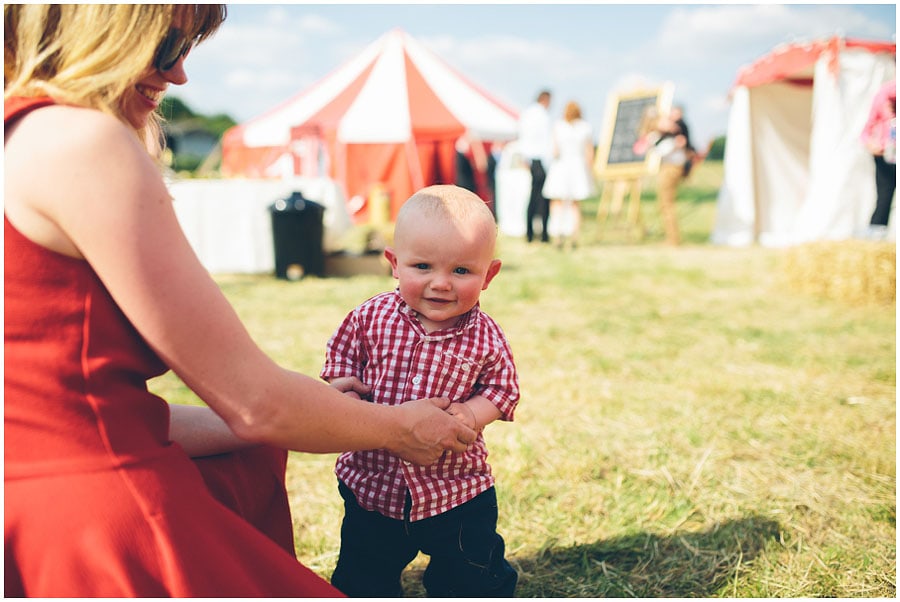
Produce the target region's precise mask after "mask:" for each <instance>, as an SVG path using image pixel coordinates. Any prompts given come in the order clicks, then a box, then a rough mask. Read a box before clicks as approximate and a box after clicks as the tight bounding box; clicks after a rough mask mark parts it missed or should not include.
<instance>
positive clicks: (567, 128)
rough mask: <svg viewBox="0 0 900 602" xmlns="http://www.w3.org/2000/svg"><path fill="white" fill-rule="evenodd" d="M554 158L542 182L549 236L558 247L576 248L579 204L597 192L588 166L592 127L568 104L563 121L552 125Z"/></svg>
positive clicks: (579, 214)
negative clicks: (547, 204)
mask: <svg viewBox="0 0 900 602" xmlns="http://www.w3.org/2000/svg"><path fill="white" fill-rule="evenodd" d="M553 148H554V158H553V162H552V163H551V164H550V169H549V170H548V171H547V180H546V181H545V182H544V189H543V193H544V196H545V197H547V198H548V199H550V223H549V226H548V228H549V230H550V235H551V236H552V237H554V238H555V240H556V244H557V245H558V246H560V247H563V246H565V245H570V246H572V247H574V246H576V245H577V243H578V235H579V232H580V230H581V208H580V206H579V201H583V200H584V199H586V198H588V197H590V196H591V195H593V194H594V193H595V191H596V186H595V183H594V177H593V174H592V172H591V165H592V164H593V162H594V142H593V133H592V131H591V125H590V124H589V123H588V122H587V121H585V120H584V119H582V118H581V107H580V106H578V103H576V102H574V101H570V102H569V103H568V104H566V109H565V112H564V113H563V119H562V120H560V121H558V122H556V124H555V125H554V126H553Z"/></svg>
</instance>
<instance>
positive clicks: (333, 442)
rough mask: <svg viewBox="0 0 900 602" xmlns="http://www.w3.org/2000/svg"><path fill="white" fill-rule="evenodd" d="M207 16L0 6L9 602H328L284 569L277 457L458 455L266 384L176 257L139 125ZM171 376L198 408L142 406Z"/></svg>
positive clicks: (371, 416)
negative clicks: (111, 601)
mask: <svg viewBox="0 0 900 602" xmlns="http://www.w3.org/2000/svg"><path fill="white" fill-rule="evenodd" d="M224 18H225V8H224V7H223V6H222V5H212V4H206V5H113V4H108V5H78V4H71V5H70V4H64V5H46V4H42V5H38V4H29V5H9V4H7V5H5V6H4V21H5V38H4V74H5V83H6V87H5V94H4V105H5V145H4V160H5V179H4V204H5V207H4V211H5V215H4V218H5V219H4V254H5V286H4V303H5V320H4V328H5V341H4V360H5V383H4V429H5V430H4V437H5V446H4V497H5V507H4V519H5V582H4V585H5V590H4V592H5V594H6V595H7V596H32V597H126V596H128V597H131V596H140V597H162V596H179V597H194V596H196V597H201V596H203V597H206V596H210V597H211V596H217V597H218V596H228V597H243V596H296V597H304V596H310V597H324V596H336V595H338V592H337V590H335V589H333V588H332V587H331V586H330V585H329V584H328V583H327V582H325V581H324V580H323V579H321V578H320V577H318V576H317V575H315V574H314V573H313V572H312V571H310V570H309V569H307V568H305V567H303V566H302V565H300V564H299V563H298V562H297V561H296V559H295V558H294V555H293V540H292V534H293V531H292V525H291V520H290V514H289V510H288V504H287V497H286V493H285V488H284V469H285V461H286V452H285V451H284V450H285V449H294V450H300V451H306V452H338V451H348V450H364V449H374V448H386V449H388V450H391V451H392V453H396V454H398V455H400V456H401V457H403V458H405V459H407V460H410V461H413V462H417V463H422V464H430V463H432V462H434V461H435V460H436V459H437V458H438V457H439V456H440V455H441V454H442V453H443V452H444V451H445V449H453V450H456V451H463V450H465V449H466V446H467V444H468V443H470V442H472V441H473V440H474V438H475V433H474V431H473V430H472V429H470V428H468V427H466V426H465V425H464V424H462V423H461V422H460V421H458V420H457V419H455V418H454V417H452V416H450V415H449V414H448V413H446V412H445V411H444V408H445V407H446V406H447V405H448V404H449V400H436V399H423V400H419V401H415V402H409V403H405V404H403V405H402V406H397V407H384V406H376V405H374V404H370V403H366V402H364V401H360V400H359V399H353V398H352V396H349V395H345V394H344V393H343V392H342V391H340V390H338V389H336V388H332V387H329V386H327V385H325V384H324V383H322V382H321V381H319V380H318V379H316V378H312V377H309V376H305V375H302V374H298V373H295V372H291V371H288V370H286V369H284V368H281V367H279V366H278V365H276V364H275V363H274V362H273V361H272V360H271V359H269V358H268V357H267V356H266V355H265V354H264V353H263V352H262V351H261V350H260V349H259V347H258V346H257V345H256V344H255V343H254V342H253V340H252V339H251V338H250V336H249V334H248V332H247V330H246V329H245V328H244V326H243V325H242V323H241V322H240V320H239V319H238V317H237V315H236V314H235V312H234V310H233V309H232V308H231V306H230V305H229V304H228V302H227V300H226V299H225V297H224V296H223V295H222V293H221V291H220V290H219V288H218V287H217V285H216V284H215V282H214V281H213V280H212V279H211V278H210V276H209V274H208V273H207V272H206V270H205V269H204V268H203V267H202V265H201V264H200V263H199V261H198V260H197V258H196V256H195V255H194V253H193V252H192V250H191V248H190V246H189V244H188V242H187V240H186V239H185V237H184V235H183V233H182V232H181V229H180V228H179V225H178V221H177V219H176V217H175V213H174V210H173V207H172V203H171V199H170V197H169V194H168V192H167V190H166V187H165V185H164V183H163V180H162V178H161V176H160V174H159V173H158V169H157V164H156V163H155V161H154V158H153V156H152V155H153V153H156V152H157V151H158V150H159V144H158V142H157V141H158V140H159V128H158V125H157V124H158V119H157V116H156V110H157V108H158V105H159V101H160V99H161V97H162V96H163V94H164V93H165V91H166V89H167V88H168V86H169V85H171V84H175V85H179V84H184V83H185V82H186V81H187V75H186V73H185V70H184V60H185V57H186V56H187V55H188V54H189V53H190V51H191V49H192V48H193V46H194V45H195V44H197V43H198V42H201V41H202V40H204V39H206V38H207V37H209V36H210V35H212V34H213V33H214V32H215V31H216V29H217V28H218V27H219V25H220V24H221V23H222V21H223V20H224ZM148 150H149V151H150V152H148ZM169 369H171V370H173V371H175V372H176V373H177V374H178V375H179V376H180V377H181V379H182V380H183V381H184V382H185V383H186V384H187V385H188V386H189V387H191V389H193V390H194V391H195V392H196V393H197V395H198V396H199V397H200V398H201V399H202V400H203V401H205V402H206V403H207V404H208V407H187V406H175V405H172V406H170V405H168V404H166V403H165V402H164V401H163V400H162V399H159V398H158V397H156V396H154V395H152V394H150V393H149V392H148V391H147V387H146V381H147V379H149V378H151V377H154V376H156V375H159V374H161V373H163V372H165V371H166V370H169ZM345 390H356V391H358V392H360V393H365V390H366V388H365V387H363V386H362V385H361V383H358V382H351V383H349V385H347V387H345Z"/></svg>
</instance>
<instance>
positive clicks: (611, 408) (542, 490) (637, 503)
mask: <svg viewBox="0 0 900 602" xmlns="http://www.w3.org/2000/svg"><path fill="white" fill-rule="evenodd" d="M717 169H720V168H719V166H717V165H715V164H710V165H707V164H704V165H703V166H701V170H699V171H698V172H697V173H695V174H693V175H692V178H691V181H690V182H689V183H688V185H687V186H685V187H684V189H683V191H682V192H683V194H682V199H683V200H681V201H680V202H679V213H680V217H681V224H682V228H683V234H684V239H685V241H686V244H684V245H683V246H681V247H679V248H669V247H666V246H664V245H663V244H662V238H663V237H662V231H661V229H660V227H659V226H658V224H659V221H658V216H657V215H656V213H655V203H654V198H653V191H652V186H648V190H646V191H645V195H644V203H643V204H642V212H643V222H644V224H645V226H646V235H645V236H644V238H643V240H641V241H636V240H632V239H631V238H630V237H629V233H628V231H627V229H622V231H618V230H617V229H616V228H615V227H614V226H616V224H615V222H613V223H610V224H608V228H607V229H606V230H605V231H604V232H603V233H602V236H596V234H597V233H596V232H595V231H594V227H595V223H594V220H593V215H594V212H595V211H596V200H594V201H593V202H588V203H586V204H585V207H584V209H585V232H584V237H583V242H582V244H581V245H580V246H579V247H578V248H577V249H575V250H574V251H572V252H563V251H559V250H557V249H555V248H553V247H552V246H549V245H538V244H532V245H528V244H526V243H525V242H524V241H522V240H518V239H512V238H508V237H507V238H503V240H502V241H501V248H500V255H501V257H502V259H503V261H504V266H503V269H502V271H501V273H500V275H499V276H498V278H497V279H496V280H494V282H493V283H492V284H491V287H490V289H489V290H488V291H487V292H486V293H485V294H484V295H483V297H482V303H483V307H484V308H485V309H486V310H487V311H489V312H490V313H491V314H492V315H494V316H495V317H496V318H497V319H498V321H499V322H500V323H501V324H502V325H503V327H504V329H505V331H506V333H507V335H508V337H509V339H510V341H511V344H512V347H513V351H514V353H515V356H516V360H517V364H518V367H519V371H520V378H521V384H522V399H521V402H520V405H519V408H518V411H517V415H516V420H515V422H513V423H511V424H506V423H499V424H494V425H491V426H490V427H488V430H487V432H486V436H487V439H488V445H489V448H490V450H491V456H490V461H491V464H492V466H493V468H494V472H495V474H496V476H497V481H498V494H499V498H500V525H499V529H500V531H501V533H502V534H503V536H504V537H505V539H506V543H507V551H508V556H509V559H510V561H511V562H512V563H513V565H514V566H516V568H517V569H518V570H519V573H520V580H519V589H518V592H517V595H518V596H521V597H596V596H615V597H895V596H896V438H895V434H896V406H895V399H896V395H895V391H896V359H895V358H896V312H895V307H894V305H893V304H883V303H882V304H878V303H856V304H852V303H847V302H842V301H838V300H833V299H828V298H822V297H821V296H814V295H811V294H808V293H804V292H800V291H798V290H795V289H793V288H791V287H786V286H785V285H784V281H783V278H782V277H780V275H779V265H780V262H781V259H782V257H783V254H784V252H785V251H784V250H773V249H764V248H759V247H750V248H742V249H735V248H725V247H716V246H711V245H709V244H708V242H707V241H708V238H709V232H710V230H711V228H712V224H713V221H714V218H715V188H716V187H717V180H716V179H717V177H720V174H721V172H720V171H716V170H717ZM218 281H219V282H220V284H221V286H222V289H223V290H224V292H225V294H226V295H227V296H228V297H229V298H230V299H231V301H232V302H233V303H234V305H235V307H236V308H237V310H238V312H239V313H240V315H241V316H242V317H243V318H244V320H245V321H246V323H247V325H248V328H249V329H250V330H251V332H252V333H253V335H254V336H255V338H256V339H257V341H258V342H259V344H260V345H261V346H262V347H263V348H264V349H265V350H266V351H267V352H269V353H270V354H271V355H272V356H273V357H274V358H275V359H276V360H278V361H279V362H280V363H282V364H283V365H285V366H288V367H290V368H293V369H296V370H299V371H302V372H306V373H309V374H315V373H317V372H318V370H319V367H320V364H321V361H322V357H323V349H324V345H325V342H326V341H327V339H328V337H329V336H330V335H331V332H332V330H333V329H334V328H335V326H336V325H337V324H338V322H339V321H340V319H341V318H342V317H343V316H344V314H345V313H346V312H347V311H348V310H349V309H350V308H352V307H353V306H355V305H356V304H357V303H359V302H360V301H362V300H363V299H365V298H367V297H368V296H370V295H372V294H374V293H376V292H379V291H381V290H385V289H387V288H390V287H392V286H393V281H392V280H391V279H390V278H389V277H387V276H385V277H378V276H358V277H353V278H346V279H314V278H310V279H306V280H303V281H301V282H285V281H279V280H276V279H274V278H272V277H270V276H227V277H220V278H218ZM153 387H154V389H155V390H157V391H159V392H162V393H163V394H165V395H166V396H167V397H168V398H170V399H171V400H173V401H180V402H185V403H193V402H195V400H194V399H193V398H192V396H191V395H190V393H189V392H188V391H186V390H185V389H184V387H183V386H182V385H181V384H180V383H179V382H178V381H177V379H175V378H174V377H172V376H171V375H167V376H165V377H163V378H161V379H158V380H157V381H155V382H154V383H153ZM333 462H334V456H333V455H327V456H314V455H305V454H293V455H292V457H291V461H290V466H289V474H288V485H289V492H290V495H291V500H292V505H293V510H294V522H295V529H296V543H297V552H298V557H299V558H300V559H301V560H302V561H303V562H304V563H305V564H307V565H308V566H310V567H312V568H313V570H315V571H317V572H319V573H320V574H322V575H323V576H326V577H327V576H328V575H330V572H331V570H332V569H333V566H334V562H335V560H336V555H337V550H338V546H339V532H340V520H341V515H342V508H341V503H340V498H339V496H338V494H337V489H336V485H335V481H334V476H333V474H332V468H333ZM426 562H427V558H425V557H423V556H420V557H419V558H418V559H417V560H416V561H415V562H414V563H413V565H411V567H410V569H409V570H408V571H407V574H406V575H405V582H404V584H405V587H406V589H407V594H408V595H410V596H424V590H422V588H421V585H420V578H421V572H422V570H423V569H424V566H425V565H426Z"/></svg>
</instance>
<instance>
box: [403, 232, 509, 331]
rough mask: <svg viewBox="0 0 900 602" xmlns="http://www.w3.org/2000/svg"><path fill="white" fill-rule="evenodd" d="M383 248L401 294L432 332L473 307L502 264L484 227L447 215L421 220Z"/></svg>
mask: <svg viewBox="0 0 900 602" xmlns="http://www.w3.org/2000/svg"><path fill="white" fill-rule="evenodd" d="M410 230H412V231H410V232H405V233H403V235H402V236H401V237H397V244H396V245H395V246H394V247H392V248H389V249H386V250H385V256H386V257H387V258H388V261H390V262H391V268H392V270H393V274H394V278H397V279H398V280H399V285H400V295H401V296H402V297H403V300H404V301H405V302H406V303H407V304H408V305H409V306H410V307H412V308H413V309H414V310H415V311H416V312H417V313H418V315H419V320H420V321H421V322H422V324H423V325H424V326H425V329H426V330H427V331H429V332H432V331H435V330H440V329H443V328H449V327H451V326H453V325H455V324H456V322H457V319H458V318H459V316H461V315H463V314H464V313H466V312H467V311H469V310H470V309H472V308H473V307H474V306H475V304H476V303H477V302H478V299H479V296H480V294H481V291H483V290H485V289H486V288H487V287H488V284H489V283H490V281H491V280H492V279H493V277H494V276H496V274H497V272H498V271H499V270H500V261H499V260H496V259H494V258H493V244H492V241H491V240H489V239H488V238H487V237H485V236H484V235H483V229H482V230H481V231H479V230H478V229H477V228H467V227H466V226H465V225H464V224H463V225H460V224H458V223H453V222H450V221H449V220H429V221H424V220H423V221H422V222H420V223H417V224H416V225H415V227H414V228H410Z"/></svg>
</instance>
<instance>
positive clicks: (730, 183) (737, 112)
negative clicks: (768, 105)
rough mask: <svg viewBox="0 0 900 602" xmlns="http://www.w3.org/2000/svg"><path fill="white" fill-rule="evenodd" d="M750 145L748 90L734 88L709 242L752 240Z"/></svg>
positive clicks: (743, 243) (743, 242)
mask: <svg viewBox="0 0 900 602" xmlns="http://www.w3.org/2000/svg"><path fill="white" fill-rule="evenodd" d="M752 157H753V147H752V145H751V136H750V90H748V89H747V88H746V87H744V86H741V87H739V88H737V89H735V90H734V92H733V93H732V98H731V112H730V113H729V114H728V144H726V145H725V157H724V159H723V165H724V169H725V173H724V176H723V181H722V187H721V188H720V189H719V199H718V210H717V211H716V222H715V226H714V227H713V232H712V242H713V243H714V244H718V245H731V246H746V245H750V244H752V243H753V241H754V240H755V239H756V201H755V199H756V190H755V189H754V186H753V169H752V168H749V166H750V165H751V164H752V161H753V158H752Z"/></svg>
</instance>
